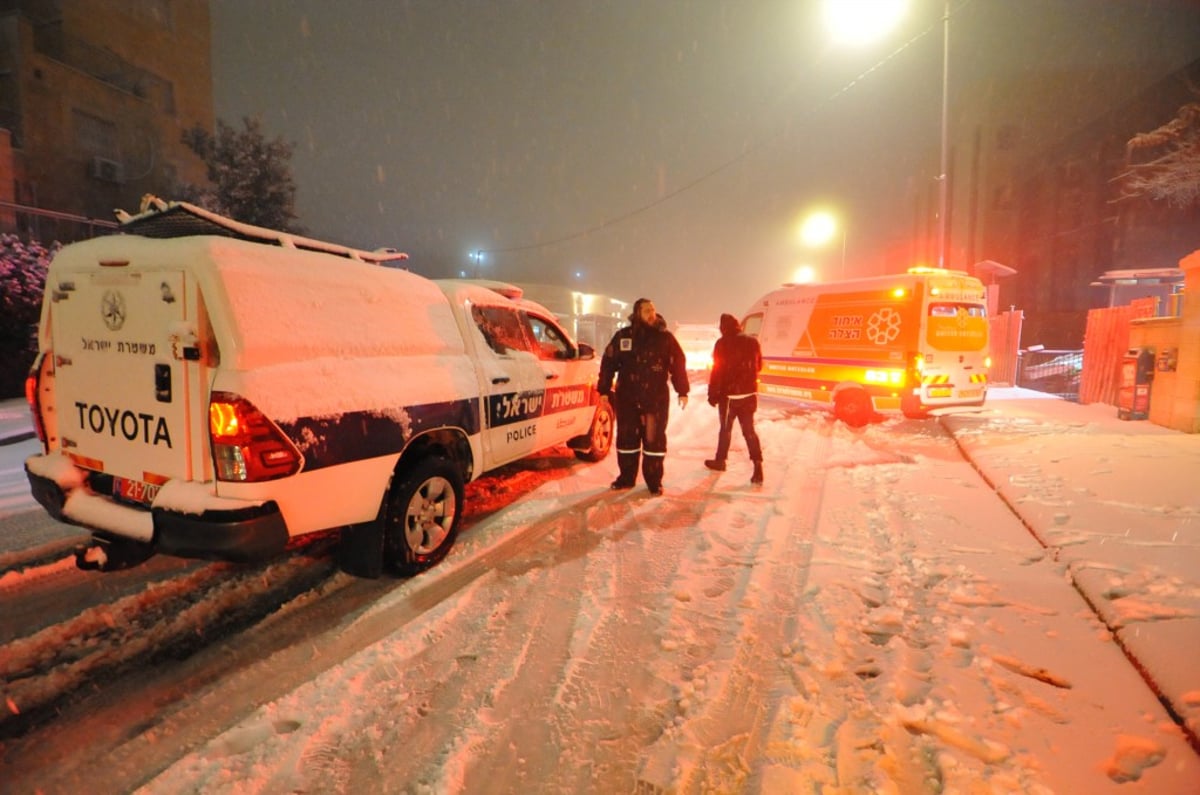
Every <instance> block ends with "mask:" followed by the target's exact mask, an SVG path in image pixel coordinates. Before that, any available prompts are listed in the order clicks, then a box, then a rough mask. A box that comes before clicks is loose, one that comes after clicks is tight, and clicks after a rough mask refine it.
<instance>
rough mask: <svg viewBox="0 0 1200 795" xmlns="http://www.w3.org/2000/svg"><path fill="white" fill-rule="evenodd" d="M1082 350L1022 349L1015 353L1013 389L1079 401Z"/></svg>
mask: <svg viewBox="0 0 1200 795" xmlns="http://www.w3.org/2000/svg"><path fill="white" fill-rule="evenodd" d="M1082 373H1083V351H1082V350H1048V349H1045V348H1038V349H1030V350H1023V351H1019V352H1018V353H1017V378H1016V386H1019V387H1023V388H1024V389H1033V390H1036V391H1038V392H1045V393H1047V394H1049V395H1057V396H1058V397H1061V398H1064V399H1066V400H1073V401H1075V402H1076V403H1078V402H1079V381H1080V377H1081V374H1082Z"/></svg>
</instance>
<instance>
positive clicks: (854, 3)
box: [825, 0, 950, 268]
mask: <svg viewBox="0 0 1200 795" xmlns="http://www.w3.org/2000/svg"><path fill="white" fill-rule="evenodd" d="M905 5H907V3H906V2H905V0H890V2H886V3H884V2H880V0H826V2H825V23H826V26H827V27H828V29H829V31H830V33H831V35H832V36H833V37H834V39H835V40H837V41H839V42H842V43H862V42H866V41H870V40H872V39H874V38H877V37H879V36H881V35H883V34H884V33H885V32H887V31H888V30H890V29H891V27H892V26H893V25H894V24H895V23H896V22H897V21H898V20H899V18H900V16H901V15H902V13H903V11H904V7H905ZM949 109H950V0H945V6H944V10H943V13H942V130H941V152H940V157H939V173H938V177H937V180H938V211H937V213H938V224H937V228H938V231H937V236H938V240H937V251H938V267H939V268H944V267H946V248H947V239H948V236H949V231H948V216H949V212H950V206H949V205H950V194H949V191H950V178H949V171H950V164H949V159H950V145H949V140H950V114H949Z"/></svg>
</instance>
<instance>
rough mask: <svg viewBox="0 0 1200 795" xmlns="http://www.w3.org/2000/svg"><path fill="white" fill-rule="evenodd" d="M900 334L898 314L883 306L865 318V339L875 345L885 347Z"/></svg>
mask: <svg viewBox="0 0 1200 795" xmlns="http://www.w3.org/2000/svg"><path fill="white" fill-rule="evenodd" d="M899 334H900V313H899V312H897V311H896V310H895V309H892V308H891V307H890V306H885V307H884V308H883V309H880V310H879V311H878V312H876V313H875V314H873V315H871V317H869V318H867V339H869V340H870V341H871V342H873V343H875V344H876V345H887V344H888V343H889V342H891V341H892V340H894V339H896V337H897V336H899Z"/></svg>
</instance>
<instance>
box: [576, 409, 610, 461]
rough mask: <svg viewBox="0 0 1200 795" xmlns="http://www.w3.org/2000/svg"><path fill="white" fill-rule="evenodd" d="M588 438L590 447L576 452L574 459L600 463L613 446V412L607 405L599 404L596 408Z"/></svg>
mask: <svg viewBox="0 0 1200 795" xmlns="http://www.w3.org/2000/svg"><path fill="white" fill-rule="evenodd" d="M588 438H589V439H590V440H591V443H592V444H591V447H589V448H588V449H587V450H576V451H575V457H576V458H579V459H581V460H583V461H602V460H603V459H604V458H605V457H607V456H608V451H609V450H611V449H612V444H613V411H612V406H610V405H609V404H608V403H601V404H600V405H599V406H597V407H596V414H595V415H594V416H593V417H592V427H591V429H590V430H589V431H588Z"/></svg>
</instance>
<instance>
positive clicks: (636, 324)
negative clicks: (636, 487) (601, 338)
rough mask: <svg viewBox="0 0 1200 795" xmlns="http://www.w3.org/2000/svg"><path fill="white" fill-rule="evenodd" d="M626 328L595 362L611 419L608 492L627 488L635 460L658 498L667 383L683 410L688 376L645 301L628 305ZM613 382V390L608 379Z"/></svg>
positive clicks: (664, 449) (668, 404) (668, 395)
mask: <svg viewBox="0 0 1200 795" xmlns="http://www.w3.org/2000/svg"><path fill="white" fill-rule="evenodd" d="M629 321H630V325H629V326H627V327H625V328H623V329H621V330H619V331H618V332H617V333H616V334H614V335H613V338H612V340H611V341H610V342H609V343H608V347H606V348H605V349H604V356H603V357H602V358H601V359H600V383H599V384H598V385H597V387H596V388H597V390H598V391H599V392H600V399H601V400H609V399H610V396H611V399H612V401H613V404H614V406H615V408H616V415H617V467H618V469H619V474H618V475H617V479H616V480H614V481H613V482H612V486H611V488H612V489H613V490H614V491H619V490H622V489H631V488H633V484H634V482H635V481H636V480H637V471H638V462H639V460H640V461H641V465H642V479H643V480H645V481H646V488H648V489H649V490H650V493H651V494H655V495H657V494H662V478H663V459H664V458H665V457H666V455H667V415H668V413H669V412H670V408H671V393H670V390H669V389H668V388H667V387H668V384H667V382H668V379H669V380H670V384H671V385H672V386H674V387H675V391H676V392H677V393H679V407H680V408H684V407H686V406H687V396H688V388H689V385H688V376H687V363H686V360H685V359H684V355H683V349H682V348H680V347H679V341H678V340H676V339H675V335H674V334H672V333H671V332H669V331H667V323H666V321H665V320H663V319H662V318H661V317H659V315H658V312H657V311H656V310H655V308H654V302H653V301H651V300H650V299H649V298H639V299H638V300H637V301H636V302H634V304H633V314H631V315H630V316H629ZM614 377H615V378H616V386H615V388H614V385H613V379H614Z"/></svg>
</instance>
